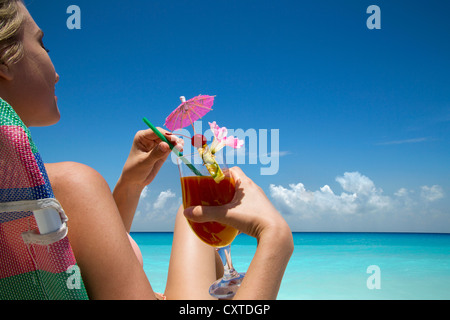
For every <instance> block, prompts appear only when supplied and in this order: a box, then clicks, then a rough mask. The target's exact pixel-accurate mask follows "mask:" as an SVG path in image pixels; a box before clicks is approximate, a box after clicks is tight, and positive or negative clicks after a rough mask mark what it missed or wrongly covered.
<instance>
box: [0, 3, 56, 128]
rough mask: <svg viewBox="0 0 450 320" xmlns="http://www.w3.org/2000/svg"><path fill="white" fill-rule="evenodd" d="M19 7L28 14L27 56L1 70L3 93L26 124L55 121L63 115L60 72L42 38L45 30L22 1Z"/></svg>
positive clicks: (32, 124)
mask: <svg viewBox="0 0 450 320" xmlns="http://www.w3.org/2000/svg"><path fill="white" fill-rule="evenodd" d="M20 10H21V11H22V13H23V14H24V16H25V20H24V22H23V23H24V25H23V36H22V42H23V47H24V56H23V58H22V59H21V60H20V61H19V62H17V63H15V64H12V65H8V66H7V71H6V73H5V72H2V74H3V77H2V79H1V82H0V85H1V91H0V93H1V97H2V98H4V99H5V100H6V101H7V102H8V103H9V104H11V105H12V106H13V108H14V110H15V111H16V112H17V114H18V115H19V116H20V117H21V119H22V121H23V122H24V123H25V125H27V126H29V127H32V126H34V127H37V126H47V125H52V124H55V123H57V122H58V121H59V119H60V114H59V110H58V106H57V98H56V96H55V84H56V83H57V82H58V80H59V76H58V74H57V73H56V71H55V68H54V66H53V64H52V61H51V60H50V57H49V55H48V53H47V50H46V49H45V47H44V44H43V42H42V38H43V36H44V34H43V32H42V31H41V30H40V29H39V27H38V26H37V25H36V23H35V22H34V20H33V18H32V17H31V15H30V14H29V12H28V10H27V9H26V8H25V6H24V5H23V4H20ZM2 67H3V68H4V67H5V66H2Z"/></svg>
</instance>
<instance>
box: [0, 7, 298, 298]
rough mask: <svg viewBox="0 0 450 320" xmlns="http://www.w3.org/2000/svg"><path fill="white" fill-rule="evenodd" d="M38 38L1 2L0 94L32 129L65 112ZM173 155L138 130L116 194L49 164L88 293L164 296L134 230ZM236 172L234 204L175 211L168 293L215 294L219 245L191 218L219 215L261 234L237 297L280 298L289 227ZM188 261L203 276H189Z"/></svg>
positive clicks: (82, 173)
mask: <svg viewBox="0 0 450 320" xmlns="http://www.w3.org/2000/svg"><path fill="white" fill-rule="evenodd" d="M42 37H43V32H42V31H41V30H40V29H39V27H38V26H37V25H36V23H35V22H34V20H33V18H32V17H31V16H30V14H29V12H28V11H27V9H26V7H25V5H24V4H23V3H22V1H21V0H0V97H1V98H2V99H4V100H5V101H7V102H8V103H9V104H10V105H12V106H13V108H14V109H15V111H16V112H17V114H18V115H19V116H20V117H21V119H22V120H23V122H24V123H25V124H26V125H27V126H30V127H31V126H34V127H35V126H48V125H52V124H55V123H57V122H58V121H59V118H60V113H59V110H58V106H57V99H56V97H55V85H56V83H57V82H58V80H59V76H58V74H57V73H56V72H55V68H54V66H53V64H52V62H51V60H50V57H49V56H48V51H47V50H46V49H45V47H44V44H43V41H42ZM160 130H161V131H163V132H164V130H163V129H160ZM170 139H171V141H172V142H173V143H174V144H176V143H177V141H176V139H175V138H174V137H170ZM169 154H170V148H169V146H168V145H167V144H166V143H164V142H162V141H161V140H160V139H159V138H157V136H156V135H155V134H154V133H153V132H152V131H151V130H146V131H140V132H138V133H137V134H136V136H135V138H134V141H133V144H132V148H131V152H130V155H129V157H128V159H127V161H126V163H125V166H124V169H123V172H122V175H121V176H120V178H119V181H118V183H117V185H116V187H115V189H114V191H113V193H111V191H110V189H109V187H108V185H107V183H106V182H105V180H104V179H103V178H102V177H101V176H100V175H99V174H98V173H97V172H96V171H95V170H93V169H91V168H89V167H87V166H85V165H82V164H78V163H55V164H47V165H46V168H47V171H48V175H49V178H50V181H51V183H52V186H53V191H54V194H55V197H56V198H57V199H58V200H59V202H60V203H61V204H62V206H63V208H64V210H65V212H66V214H67V215H68V217H69V226H68V227H69V230H70V231H69V237H70V241H71V245H72V248H73V251H74V254H75V257H76V259H77V262H78V265H79V267H80V269H81V272H82V276H83V280H84V282H85V286H86V289H87V291H88V294H89V297H90V298H91V299H155V298H160V297H161V296H160V295H158V294H155V293H154V292H153V290H152V287H151V285H150V283H149V281H148V279H147V277H146V275H145V273H144V270H143V268H142V257H141V255H140V252H139V249H138V248H137V245H136V244H135V243H134V241H132V239H131V238H130V237H129V232H130V228H131V224H132V221H133V217H134V213H135V210H136V206H137V204H138V201H139V196H140V194H141V192H142V190H143V188H144V187H145V186H147V185H149V184H150V183H151V182H152V181H153V179H154V178H155V176H156V174H157V173H158V171H159V169H160V168H161V166H162V164H163V163H164V161H165V160H166V159H167V157H168V156H169ZM232 174H233V177H234V179H235V181H236V195H235V198H234V199H233V201H232V202H231V203H230V204H228V205H226V206H223V207H195V208H188V209H186V210H183V209H182V208H180V209H179V211H178V214H177V218H176V222H175V230H174V240H173V247H172V254H171V259H170V266H169V272H168V279H167V286H166V291H165V296H166V297H167V298H168V299H210V298H211V297H210V296H209V294H208V288H209V286H210V284H211V283H212V282H213V281H214V280H216V279H217V278H218V277H220V276H221V272H223V270H221V268H220V267H221V264H220V263H217V259H218V257H217V256H216V253H215V250H214V249H213V248H212V247H210V246H208V245H206V244H204V243H202V242H201V241H200V240H199V239H198V238H197V237H196V236H195V235H194V233H193V232H192V231H191V230H190V228H189V226H188V223H187V222H186V219H185V217H187V218H188V219H191V220H194V221H199V222H202V221H212V220H214V221H219V222H222V223H225V224H228V225H231V226H233V227H235V228H237V229H239V230H240V231H242V232H244V233H246V234H248V235H250V236H253V237H255V238H256V239H257V240H258V247H257V250H256V253H255V256H254V258H253V260H252V263H251V265H250V267H249V269H248V271H247V275H246V277H245V280H244V281H243V283H242V285H241V288H240V289H239V290H238V293H237V294H236V296H235V298H236V299H274V298H276V295H277V293H278V289H279V285H280V283H281V279H282V276H283V273H284V270H285V268H286V265H287V263H288V261H289V258H290V256H291V254H292V250H293V243H292V234H291V232H290V230H289V227H288V226H287V224H286V222H285V221H284V219H283V218H282V217H281V215H280V214H279V213H278V212H277V210H276V209H275V208H274V207H273V206H272V204H271V203H270V202H269V200H268V199H267V197H266V196H265V194H264V192H263V191H262V190H261V189H260V188H259V187H258V186H256V185H255V184H254V183H253V182H252V181H251V180H250V179H249V178H248V177H246V175H245V174H244V173H243V172H242V171H241V170H240V169H239V168H233V169H232ZM244 195H245V196H244ZM186 269H190V270H195V271H196V273H197V274H200V275H202V277H192V278H190V277H186V274H185V270H186Z"/></svg>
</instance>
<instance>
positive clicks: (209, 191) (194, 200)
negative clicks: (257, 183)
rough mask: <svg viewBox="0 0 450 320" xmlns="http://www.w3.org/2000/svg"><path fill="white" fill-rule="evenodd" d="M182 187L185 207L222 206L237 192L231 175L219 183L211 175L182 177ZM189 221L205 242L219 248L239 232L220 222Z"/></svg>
mask: <svg viewBox="0 0 450 320" xmlns="http://www.w3.org/2000/svg"><path fill="white" fill-rule="evenodd" d="M181 189H182V193H183V205H184V208H189V207H192V206H221V205H224V204H227V203H229V202H231V200H232V199H233V197H234V192H235V186H234V180H233V178H231V177H229V176H226V177H225V178H224V179H223V180H222V181H220V182H219V183H217V182H216V181H214V179H213V178H212V177H211V176H201V177H199V176H190V177H182V178H181ZM188 222H189V225H190V226H191V228H192V230H193V231H194V232H195V234H196V235H197V236H198V237H199V238H200V239H201V240H202V241H203V242H205V243H207V244H209V245H210V246H213V247H217V248H221V247H226V246H228V245H230V244H231V243H232V242H233V240H234V238H235V237H236V236H237V234H238V230H236V229H234V228H233V227H230V226H227V225H224V224H221V223H218V222H204V223H197V222H193V221H190V220H188Z"/></svg>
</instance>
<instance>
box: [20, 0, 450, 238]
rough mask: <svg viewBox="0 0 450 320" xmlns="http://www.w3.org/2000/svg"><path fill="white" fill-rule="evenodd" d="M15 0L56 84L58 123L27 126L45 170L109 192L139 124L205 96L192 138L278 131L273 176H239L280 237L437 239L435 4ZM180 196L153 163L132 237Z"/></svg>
mask: <svg viewBox="0 0 450 320" xmlns="http://www.w3.org/2000/svg"><path fill="white" fill-rule="evenodd" d="M26 3H27V4H28V9H29V10H30V12H31V14H32V16H33V17H34V19H35V20H36V22H37V23H38V25H39V26H40V27H41V28H42V29H43V30H44V32H45V38H44V43H45V45H46V47H48V48H49V49H50V55H51V57H52V60H53V62H54V65H55V67H56V69H57V72H58V73H59V75H60V78H61V80H60V82H59V83H58V85H57V96H58V101H59V103H58V104H59V107H60V110H61V114H62V119H61V121H60V122H59V123H58V124H57V125H55V126H52V127H48V128H33V129H32V133H33V136H34V139H35V140H36V143H37V145H38V146H39V149H40V151H41V153H42V156H43V158H44V159H45V161H47V162H59V161H77V162H81V163H84V164H87V165H89V166H91V167H93V168H94V169H96V170H97V171H99V172H100V173H101V174H102V175H103V176H104V177H105V179H106V180H107V181H108V183H109V184H110V186H111V188H113V187H114V185H115V183H116V181H117V178H118V177H119V175H120V172H121V169H122V166H123V163H124V161H125V160H126V157H127V156H128V152H129V149H130V146H131V141H132V138H133V137H134V134H135V132H136V131H137V130H141V129H145V128H146V127H145V124H144V123H143V122H142V117H144V116H145V117H147V118H149V119H150V120H151V121H152V122H153V123H154V124H156V125H159V126H162V125H163V124H164V120H165V118H166V116H167V115H168V114H169V113H170V112H171V111H172V110H173V109H174V108H175V107H176V106H178V104H179V97H180V96H181V95H184V96H186V97H187V98H191V97H193V96H196V95H198V94H210V95H216V102H215V106H214V111H213V112H211V113H209V114H208V115H207V116H205V118H204V119H203V122H202V127H203V128H204V130H206V129H207V128H208V124H207V123H208V121H209V122H212V121H217V122H218V123H219V125H221V126H226V127H228V128H234V129H239V128H240V129H243V130H244V131H245V130H248V129H254V130H260V129H263V130H264V129H265V130H268V132H271V130H279V136H280V141H279V146H278V147H279V154H280V157H279V170H278V171H277V173H276V174H275V175H269V176H267V175H261V168H262V167H264V165H262V164H261V161H258V164H255V165H253V164H248V162H247V163H246V164H245V165H243V166H242V167H243V169H244V171H245V172H246V173H247V174H248V175H249V176H250V177H251V178H252V179H253V180H254V181H255V182H257V183H258V184H259V185H260V186H261V187H262V188H263V189H264V190H265V191H266V193H267V195H268V196H269V198H270V199H271V200H272V201H273V202H274V204H275V205H276V206H277V208H278V209H279V210H280V212H282V214H283V215H284V216H285V218H286V220H287V221H288V222H289V224H290V225H291V227H292V229H293V230H294V231H399V232H450V212H449V210H450V209H449V208H450V206H449V205H450V200H449V197H450V183H449V181H450V179H449V178H450V167H449V165H448V163H450V152H449V150H450V148H449V147H450V146H449V139H450V90H449V88H450V80H449V76H448V75H449V71H450V59H449V57H450V42H449V41H448V34H449V31H450V21H449V19H448V12H450V3H449V2H448V1H445V0H441V1H437V0H432V1H425V0H419V1H378V0H376V1H357V0H354V1H350V0H345V1H344V0H339V1H325V0H318V1H286V0H282V1H274V0H271V1H250V0H241V1H225V0H223V1H221V0H217V1H181V0H174V1H167V0H165V1H153V0H151V1H150V0H149V1H129V2H123V1H120V2H119V1H115V0H111V1H100V0H99V1H87V0H74V1H65V0H60V1H54V0H32V1H31V0H29V1H26ZM372 4H375V5H378V6H379V7H380V9H381V29H379V30H376V29H375V30H369V29H368V28H367V26H366V20H367V19H368V18H369V16H370V14H367V13H366V9H367V7H369V6H370V5H372ZM70 5H78V6H79V7H80V9H81V30H69V29H68V28H67V26H66V20H67V19H68V18H69V16H70V15H69V14H67V13H66V10H67V8H68V7H69V6H70ZM269 138H270V134H269ZM269 141H270V140H269ZM247 147H248V146H247ZM247 150H248V149H247ZM268 151H269V152H270V143H269V150H268ZM180 197H181V190H180V186H179V180H178V170H177V168H176V166H175V165H174V164H173V163H172V162H171V161H168V162H167V163H166V164H165V165H164V167H163V169H162V170H161V172H160V175H159V176H158V177H157V179H156V180H155V181H154V182H153V183H152V184H151V185H150V186H149V188H148V189H147V190H146V192H145V193H144V194H143V196H142V199H141V203H140V206H139V208H138V212H137V216H136V224H135V225H134V227H133V229H134V230H135V231H137V230H139V231H168V230H169V231H170V230H172V228H173V218H174V215H175V212H174V211H173V210H174V208H176V207H177V206H178V205H179V204H180V203H181V202H180Z"/></svg>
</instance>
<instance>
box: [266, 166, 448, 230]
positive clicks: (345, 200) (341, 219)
mask: <svg viewBox="0 0 450 320" xmlns="http://www.w3.org/2000/svg"><path fill="white" fill-rule="evenodd" d="M336 181H337V182H338V183H339V185H340V187H341V188H342V189H343V192H341V193H340V194H339V193H337V192H335V191H333V190H332V189H331V187H330V186H329V185H325V186H323V187H321V188H319V190H315V191H311V190H307V189H306V188H305V186H304V185H303V184H302V183H297V184H290V185H289V186H288V187H283V186H280V185H278V186H277V185H274V184H272V185H270V190H269V191H270V195H271V197H272V199H273V202H274V204H275V205H276V206H277V208H278V209H279V210H280V212H282V213H283V214H284V216H285V218H286V219H287V220H288V222H290V223H291V224H292V226H293V227H294V229H298V228H300V230H305V229H308V228H309V229H310V230H309V231H399V230H400V229H401V230H400V231H402V232H406V231H410V232H416V231H417V232H422V231H423V230H422V229H421V228H428V227H430V228H431V223H432V221H431V220H430V219H428V220H427V217H428V218H429V217H430V216H433V219H435V220H434V221H435V222H436V225H438V224H441V225H442V222H443V221H447V223H446V224H444V225H443V226H441V229H442V230H447V232H450V229H449V227H450V224H449V223H448V222H450V221H449V214H447V210H446V209H445V206H442V207H439V205H441V204H440V202H439V201H437V200H439V199H442V198H444V192H443V189H442V187H440V186H438V185H434V186H432V187H428V186H423V187H421V188H420V192H419V193H417V192H415V191H414V190H408V189H406V188H400V189H399V190H398V191H397V192H395V193H394V194H393V195H385V194H384V192H383V190H382V189H381V188H377V187H376V186H375V184H374V182H373V181H372V180H371V179H370V178H368V177H366V176H364V175H362V174H360V173H359V172H346V173H344V175H342V176H339V177H337V178H336ZM417 194H420V197H418V196H417ZM437 221H439V223H438V222H437ZM297 226H298V228H296V227H297ZM318 229H320V230H318ZM341 229H344V230H341Z"/></svg>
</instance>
